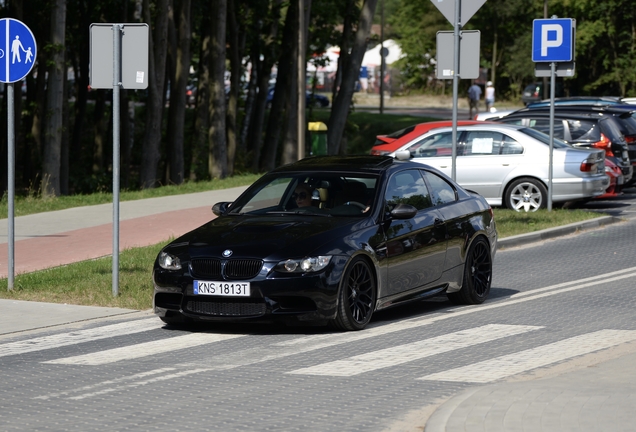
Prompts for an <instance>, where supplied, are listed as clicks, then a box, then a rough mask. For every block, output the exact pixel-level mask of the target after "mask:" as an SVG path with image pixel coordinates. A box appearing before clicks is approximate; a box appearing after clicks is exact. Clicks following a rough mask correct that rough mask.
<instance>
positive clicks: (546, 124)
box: [529, 119, 565, 139]
mask: <svg viewBox="0 0 636 432" xmlns="http://www.w3.org/2000/svg"><path fill="white" fill-rule="evenodd" d="M529 126H530V127H531V128H533V129H536V130H539V131H541V132H543V133H546V134H549V133H550V119H530V123H529ZM564 133H565V129H564V128H563V121H562V120H558V119H555V120H554V137H555V138H558V139H564V138H565V135H564Z"/></svg>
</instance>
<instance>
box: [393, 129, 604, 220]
mask: <svg viewBox="0 0 636 432" xmlns="http://www.w3.org/2000/svg"><path fill="white" fill-rule="evenodd" d="M451 137H452V128H450V127H447V128H438V129H433V130H431V131H429V132H426V133H424V134H422V135H421V136H419V137H417V138H414V139H413V140H411V141H410V142H409V143H407V144H405V145H403V146H402V147H400V148H399V149H398V150H396V151H395V152H393V153H391V154H390V155H391V156H393V157H397V158H399V159H405V158H412V159H413V160H414V161H416V162H420V163H423V164H426V165H430V166H432V167H435V168H437V169H439V170H440V171H442V172H443V173H445V174H446V175H448V176H449V177H451V174H452V172H451V171H452V149H453V147H452V139H451ZM549 142H550V138H549V137H548V135H546V134H544V133H543V132H539V131H537V130H535V129H531V128H528V127H524V126H517V125H508V124H501V125H497V124H492V123H484V124H483V125H471V126H458V127H457V146H456V155H457V157H456V180H457V183H459V184H460V185H461V186H463V187H465V188H466V189H469V190H472V191H474V192H477V193H479V194H480V195H482V196H483V197H484V198H486V200H487V201H488V203H489V204H490V205H492V206H505V207H508V208H511V209H514V210H517V211H526V212H528V211H536V210H538V209H539V208H544V207H546V206H547V202H548V183H549V163H548V161H549V152H550V147H549ZM553 143H554V145H553V175H552V202H554V203H556V202H565V201H573V200H578V199H584V198H591V197H594V196H598V195H601V194H603V193H604V192H605V189H607V187H608V186H609V184H610V179H609V177H608V176H607V174H605V153H604V152H603V151H602V150H596V149H578V148H573V147H571V146H569V145H568V144H566V143H565V142H563V141H561V140H558V139H554V141H553Z"/></svg>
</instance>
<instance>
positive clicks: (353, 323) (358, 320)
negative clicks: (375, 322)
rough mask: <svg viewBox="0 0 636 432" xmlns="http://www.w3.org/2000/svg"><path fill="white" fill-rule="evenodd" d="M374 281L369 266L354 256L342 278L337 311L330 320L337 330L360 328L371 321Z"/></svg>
mask: <svg viewBox="0 0 636 432" xmlns="http://www.w3.org/2000/svg"><path fill="white" fill-rule="evenodd" d="M376 288H377V287H376V283H375V277H374V276H373V272H372V271H371V266H370V265H369V263H367V261H366V260H364V259H363V258H354V259H353V261H352V262H351V264H349V266H348V267H347V269H346V271H345V274H344V276H343V278H342V283H341V287H340V293H339V294H338V312H337V314H336V318H334V319H333V320H332V321H331V324H332V326H333V327H335V328H336V329H338V330H345V331H346V330H362V329H363V328H365V327H366V326H367V324H368V323H369V321H371V316H372V315H373V310H374V308H375V300H376V295H377V292H376Z"/></svg>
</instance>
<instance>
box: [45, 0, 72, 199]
mask: <svg viewBox="0 0 636 432" xmlns="http://www.w3.org/2000/svg"><path fill="white" fill-rule="evenodd" d="M65 34H66V0H56V1H55V4H54V5H53V12H52V13H51V45H52V46H53V50H52V52H51V57H50V59H49V62H48V64H49V70H48V79H47V91H46V105H47V109H46V112H47V117H46V126H45V134H44V138H45V139H44V143H45V144H44V161H43V166H42V194H43V195H44V196H58V195H60V193H61V189H60V166H61V157H62V155H61V153H62V131H63V127H64V123H63V120H64V119H63V112H62V111H63V104H64V80H65V75H66V64H65V62H64V52H65V49H64V47H65Z"/></svg>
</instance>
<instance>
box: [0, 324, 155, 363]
mask: <svg viewBox="0 0 636 432" xmlns="http://www.w3.org/2000/svg"><path fill="white" fill-rule="evenodd" d="M159 328H161V323H160V322H159V321H157V319H156V318H147V319H143V320H136V321H127V322H122V323H118V324H110V325H106V326H103V327H96V328H91V329H86V330H76V331H71V332H67V333H60V334H55V335H50V336H42V337H36V338H33V339H27V340H23V341H17V342H9V343H5V344H1V345H0V357H5V356H10V355H18V354H25V353H29V352H33V351H41V350H46V349H51V348H59V347H63V346H68V345H75V344H79V343H83V342H91V341H96V340H99V339H106V338H110V337H116V336H123V335H129V334H134V333H141V332H145V331H148V330H155V329H159Z"/></svg>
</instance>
